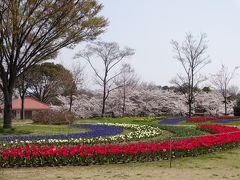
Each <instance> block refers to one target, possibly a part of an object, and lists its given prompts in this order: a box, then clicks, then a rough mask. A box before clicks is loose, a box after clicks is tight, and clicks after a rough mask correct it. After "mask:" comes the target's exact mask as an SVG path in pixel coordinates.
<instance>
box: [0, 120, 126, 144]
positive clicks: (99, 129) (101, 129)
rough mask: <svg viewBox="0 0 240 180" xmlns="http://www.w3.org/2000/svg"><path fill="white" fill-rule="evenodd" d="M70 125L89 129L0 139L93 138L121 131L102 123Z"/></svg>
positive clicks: (2, 139)
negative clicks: (86, 130) (79, 131)
mask: <svg viewBox="0 0 240 180" xmlns="http://www.w3.org/2000/svg"><path fill="white" fill-rule="evenodd" d="M70 126H72V127H77V128H87V129H90V131H88V132H84V133H72V134H58V135H45V136H43V135H41V136H7V137H0V141H37V140H52V139H60V140H65V139H66V140H68V139H76V138H93V137H99V136H112V135H116V134H120V133H122V132H123V128H122V127H118V126H111V125H104V124H97V125H96V124H95V125H94V124H71V125H70Z"/></svg>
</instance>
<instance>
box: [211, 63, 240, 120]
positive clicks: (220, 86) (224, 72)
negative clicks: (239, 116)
mask: <svg viewBox="0 0 240 180" xmlns="http://www.w3.org/2000/svg"><path fill="white" fill-rule="evenodd" d="M238 68H239V67H235V68H234V70H233V71H232V72H229V71H228V68H227V67H226V66H224V65H222V67H221V69H220V70H219V71H218V72H217V73H216V74H214V75H212V78H211V82H212V84H213V85H214V87H215V88H216V89H217V90H219V91H220V93H221V95H222V97H223V99H224V100H223V103H224V108H225V115H227V104H228V98H229V90H230V89H229V88H230V87H229V85H230V82H231V80H232V79H233V78H234V75H235V73H236V70H237V69H238Z"/></svg>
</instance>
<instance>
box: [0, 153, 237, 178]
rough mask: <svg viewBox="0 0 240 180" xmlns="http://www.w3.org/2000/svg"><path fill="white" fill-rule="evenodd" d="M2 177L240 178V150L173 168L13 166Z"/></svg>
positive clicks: (137, 165) (189, 160)
mask: <svg viewBox="0 0 240 180" xmlns="http://www.w3.org/2000/svg"><path fill="white" fill-rule="evenodd" d="M0 179H1V180H11V179H13V180H15V179H27V180H28V179H36V180H37V179H38V180H40V179H59V180H61V179H66V180H68V179H90V180H93V179H94V180H98V179H104V180H106V179H110V180H117V179H130V180H135V179H139V180H140V179H144V180H145V179H147V180H148V179H149V180H150V179H151V180H155V179H156V180H159V179H161V180H172V179H174V180H175V179H177V180H208V179H211V180H219V179H231V180H239V179H240V149H236V150H232V151H227V152H224V153H218V154H211V155H205V156H200V157H197V158H184V159H180V160H175V161H174V162H173V167H172V168H171V169H170V168H169V162H168V161H160V162H147V163H129V164H115V165H101V166H100V165H95V166H88V167H73V166H71V167H45V168H12V169H0Z"/></svg>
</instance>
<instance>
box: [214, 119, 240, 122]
mask: <svg viewBox="0 0 240 180" xmlns="http://www.w3.org/2000/svg"><path fill="white" fill-rule="evenodd" d="M236 121H240V119H216V120H214V121H213V122H216V123H231V122H236Z"/></svg>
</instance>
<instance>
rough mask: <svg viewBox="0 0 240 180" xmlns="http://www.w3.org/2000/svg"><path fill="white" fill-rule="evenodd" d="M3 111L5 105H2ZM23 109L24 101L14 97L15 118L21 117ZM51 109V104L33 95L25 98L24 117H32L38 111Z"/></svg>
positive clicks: (13, 109) (13, 111)
mask: <svg viewBox="0 0 240 180" xmlns="http://www.w3.org/2000/svg"><path fill="white" fill-rule="evenodd" d="M0 108H1V111H2V112H1V113H3V109H4V106H3V105H0ZM21 109H22V101H21V99H20V98H19V99H14V100H13V101H12V113H13V118H14V119H20V114H21ZM44 110H50V106H49V105H48V104H45V103H42V102H40V101H38V100H36V99H33V98H31V97H25V100H24V119H32V116H33V114H34V113H36V112H37V111H44Z"/></svg>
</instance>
